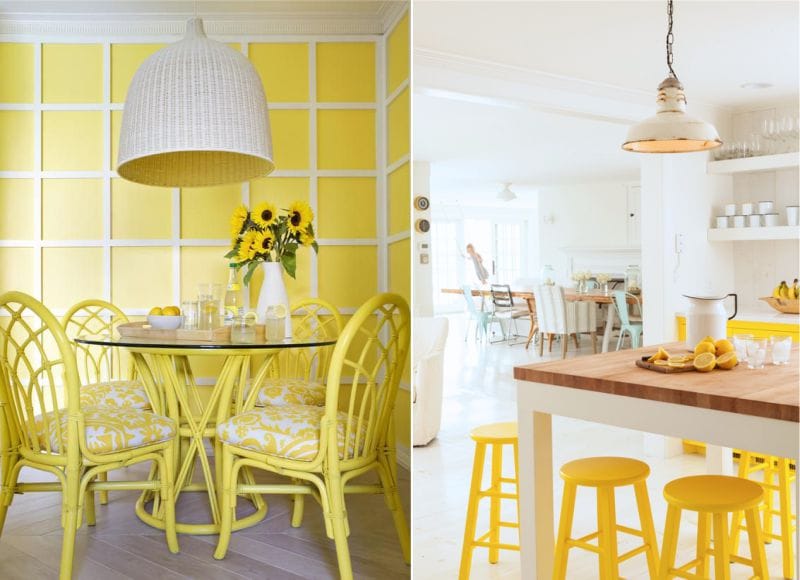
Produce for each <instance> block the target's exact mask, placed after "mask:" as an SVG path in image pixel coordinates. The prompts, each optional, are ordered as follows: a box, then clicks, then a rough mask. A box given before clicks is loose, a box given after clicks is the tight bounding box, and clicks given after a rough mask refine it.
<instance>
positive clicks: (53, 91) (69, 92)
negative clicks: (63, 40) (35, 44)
mask: <svg viewBox="0 0 800 580" xmlns="http://www.w3.org/2000/svg"><path fill="white" fill-rule="evenodd" d="M42 102H44V103H101V102H103V47H102V45H100V44H45V45H43V46H42Z"/></svg>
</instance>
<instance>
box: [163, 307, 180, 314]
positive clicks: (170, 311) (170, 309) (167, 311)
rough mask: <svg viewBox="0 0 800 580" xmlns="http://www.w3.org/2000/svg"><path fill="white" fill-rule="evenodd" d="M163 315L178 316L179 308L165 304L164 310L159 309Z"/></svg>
mask: <svg viewBox="0 0 800 580" xmlns="http://www.w3.org/2000/svg"><path fill="white" fill-rule="evenodd" d="M161 313H162V314H163V315H164V316H180V315H181V309H180V308H178V307H177V306H167V307H166V308H164V310H162V311H161Z"/></svg>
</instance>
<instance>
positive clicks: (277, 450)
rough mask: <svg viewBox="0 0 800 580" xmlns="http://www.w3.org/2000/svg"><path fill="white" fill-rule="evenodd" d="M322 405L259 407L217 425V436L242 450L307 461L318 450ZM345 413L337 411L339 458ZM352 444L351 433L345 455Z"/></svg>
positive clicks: (351, 447) (351, 450)
mask: <svg viewBox="0 0 800 580" xmlns="http://www.w3.org/2000/svg"><path fill="white" fill-rule="evenodd" d="M324 414H325V407H317V406H314V405H284V406H281V407H259V408H256V409H253V410H252V411H246V412H244V413H241V414H240V415H236V416H234V417H231V418H230V419H228V420H227V421H225V422H223V423H220V424H219V425H217V437H219V439H220V440H221V441H222V442H223V443H228V444H229V445H234V446H236V447H241V448H243V449H250V450H252V451H256V452H259V453H265V454H267V455H277V456H279V457H286V458H289V459H299V460H301V461H311V460H312V459H314V457H316V455H317V451H318V450H319V438H320V421H321V419H322V416H323V415H324ZM346 421H347V414H346V413H343V412H341V411H340V412H339V413H338V425H337V427H338V429H337V431H338V443H339V457H342V456H343V451H344V448H345V447H344V446H345V441H344V439H345V426H346V424H345V423H346ZM365 432H366V426H365V427H364V428H362V430H361V436H360V437H359V447H362V448H363V444H364V436H365ZM355 444H356V437H355V433H351V434H350V437H349V438H348V457H352V455H353V449H354V446H355Z"/></svg>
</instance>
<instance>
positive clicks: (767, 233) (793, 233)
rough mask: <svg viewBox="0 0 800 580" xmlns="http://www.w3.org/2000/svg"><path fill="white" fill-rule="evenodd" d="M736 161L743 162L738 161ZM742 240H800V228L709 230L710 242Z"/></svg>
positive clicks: (775, 227)
mask: <svg viewBox="0 0 800 580" xmlns="http://www.w3.org/2000/svg"><path fill="white" fill-rule="evenodd" d="M736 161H741V160H739V159H737V160H736ZM726 163H727V162H726ZM740 240H800V226H771V227H763V228H722V229H710V230H708V241H709V242H734V241H740Z"/></svg>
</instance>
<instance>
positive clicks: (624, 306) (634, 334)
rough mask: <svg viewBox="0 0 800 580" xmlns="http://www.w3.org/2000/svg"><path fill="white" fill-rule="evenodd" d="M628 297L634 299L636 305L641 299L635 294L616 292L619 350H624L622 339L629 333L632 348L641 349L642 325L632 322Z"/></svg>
mask: <svg viewBox="0 0 800 580" xmlns="http://www.w3.org/2000/svg"><path fill="white" fill-rule="evenodd" d="M628 296H630V297H632V298H634V299H635V300H636V303H637V304H638V303H639V299H638V298H636V296H634V295H633V294H629V293H627V292H624V291H622V290H615V291H614V305H615V306H616V308H617V316H618V317H619V323H620V326H619V340H617V350H619V349H620V348H622V339H623V337H624V336H625V333H626V332H627V333H628V335H629V336H630V337H631V348H639V344H640V343H641V339H642V323H641V322H632V321H631V317H630V315H629V314H628Z"/></svg>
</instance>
